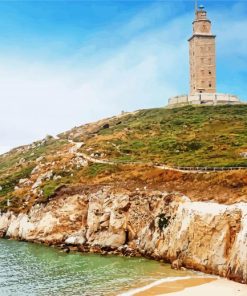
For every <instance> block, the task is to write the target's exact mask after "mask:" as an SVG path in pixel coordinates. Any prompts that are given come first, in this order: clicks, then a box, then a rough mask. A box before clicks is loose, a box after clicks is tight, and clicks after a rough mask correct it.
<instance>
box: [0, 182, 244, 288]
mask: <svg viewBox="0 0 247 296" xmlns="http://www.w3.org/2000/svg"><path fill="white" fill-rule="evenodd" d="M0 235H1V236H2V237H9V238H14V239H20V240H26V241H33V242H42V243H45V244H49V245H60V246H68V247H69V248H71V249H78V250H80V251H89V252H102V253H103V254H104V253H109V252H110V253H123V254H126V255H143V256H146V257H151V258H154V259H158V260H165V261H168V262H171V263H173V265H174V266H177V267H181V266H184V267H186V268H191V269H194V270H199V271H203V272H206V273H212V274H216V275H220V276H223V277H227V278H230V279H233V280H236V281H239V282H242V283H247V264H246V262H247V261H246V260H247V204H246V203H239V204H235V205H231V206H226V205H219V204H217V203H206V202H192V201H191V200H190V199H189V198H188V197H185V196H181V195H179V194H168V193H164V192H159V191H145V192H144V191H143V192H141V191H139V190H137V191H134V192H130V191H127V190H122V189H121V190H120V189H119V190H118V191H116V190H113V189H112V188H111V187H103V188H102V189H99V190H98V191H97V192H91V193H87V194H76V195H72V196H66V195H64V196H58V197H56V198H55V199H53V200H51V201H50V202H49V203H47V204H46V205H44V204H43V205H36V206H34V207H33V208H32V209H31V211H30V212H29V213H28V214H24V213H20V214H18V215H14V214H13V213H11V212H8V213H3V214H2V215H1V216H0Z"/></svg>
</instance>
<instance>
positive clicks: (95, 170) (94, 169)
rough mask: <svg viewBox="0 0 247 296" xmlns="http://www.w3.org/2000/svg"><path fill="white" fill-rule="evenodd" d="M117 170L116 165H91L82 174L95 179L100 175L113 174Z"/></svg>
mask: <svg viewBox="0 0 247 296" xmlns="http://www.w3.org/2000/svg"><path fill="white" fill-rule="evenodd" d="M117 169H118V167H117V165H110V164H101V163H93V164H91V165H89V166H88V167H87V168H86V169H85V171H84V173H85V175H86V176H89V177H96V176H98V175H100V174H102V173H104V174H105V175H108V174H112V173H115V172H116V171H117Z"/></svg>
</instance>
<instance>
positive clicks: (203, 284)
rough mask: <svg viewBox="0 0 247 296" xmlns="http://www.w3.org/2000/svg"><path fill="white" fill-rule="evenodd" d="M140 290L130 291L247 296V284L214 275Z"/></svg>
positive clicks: (147, 295)
mask: <svg viewBox="0 0 247 296" xmlns="http://www.w3.org/2000/svg"><path fill="white" fill-rule="evenodd" d="M146 288H147V289H145V287H143V288H141V290H142V291H140V290H139V291H137V290H135V291H132V293H127V294H125V295H133V296H153V295H156V296H157V295H159V296H161V295H163V296H166V295H167V296H198V295H199V296H247V285H242V284H239V283H236V282H233V281H229V280H226V279H222V278H216V277H199V278H190V279H184V280H183V279H181V280H175V281H172V282H164V283H162V284H158V285H156V286H153V287H151V288H148V287H146Z"/></svg>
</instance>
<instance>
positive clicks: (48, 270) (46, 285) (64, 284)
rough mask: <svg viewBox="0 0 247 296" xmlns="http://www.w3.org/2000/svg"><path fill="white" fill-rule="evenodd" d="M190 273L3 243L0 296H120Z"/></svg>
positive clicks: (135, 261) (137, 260)
mask: <svg viewBox="0 0 247 296" xmlns="http://www.w3.org/2000/svg"><path fill="white" fill-rule="evenodd" d="M187 274H188V273H184V272H181V271H180V272H179V271H174V270H171V268H170V266H169V265H164V264H160V263H158V262H155V261H151V260H146V259H140V258H134V259H133V258H124V257H116V256H107V257H103V256H100V255H93V254H81V253H70V254H64V253H62V252H60V251H59V250H56V249H53V248H49V247H45V246H42V245H36V244H31V243H24V242H17V241H9V240H3V239H0V295H1V296H10V295H11V296H15V295H18V296H22V295H39V296H40V295H41V296H42V295H49V296H50V295H56V296H60V295H66V296H71V295H88V296H89V295H90V296H91V295H94V296H98V295H117V294H118V293H119V292H121V291H125V290H129V289H131V288H133V287H136V286H144V285H146V284H148V283H150V282H152V281H154V280H157V279H160V278H165V277H168V276H186V275H187Z"/></svg>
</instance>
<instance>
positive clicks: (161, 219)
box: [158, 214, 171, 230]
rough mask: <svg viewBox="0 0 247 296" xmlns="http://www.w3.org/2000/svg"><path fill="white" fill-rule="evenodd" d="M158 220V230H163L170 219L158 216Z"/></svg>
mask: <svg viewBox="0 0 247 296" xmlns="http://www.w3.org/2000/svg"><path fill="white" fill-rule="evenodd" d="M158 218H159V220H158V226H159V229H160V230H163V229H165V228H166V227H167V226H168V225H169V222H170V219H171V217H167V216H166V215H165V214H160V215H159V216H158Z"/></svg>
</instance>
